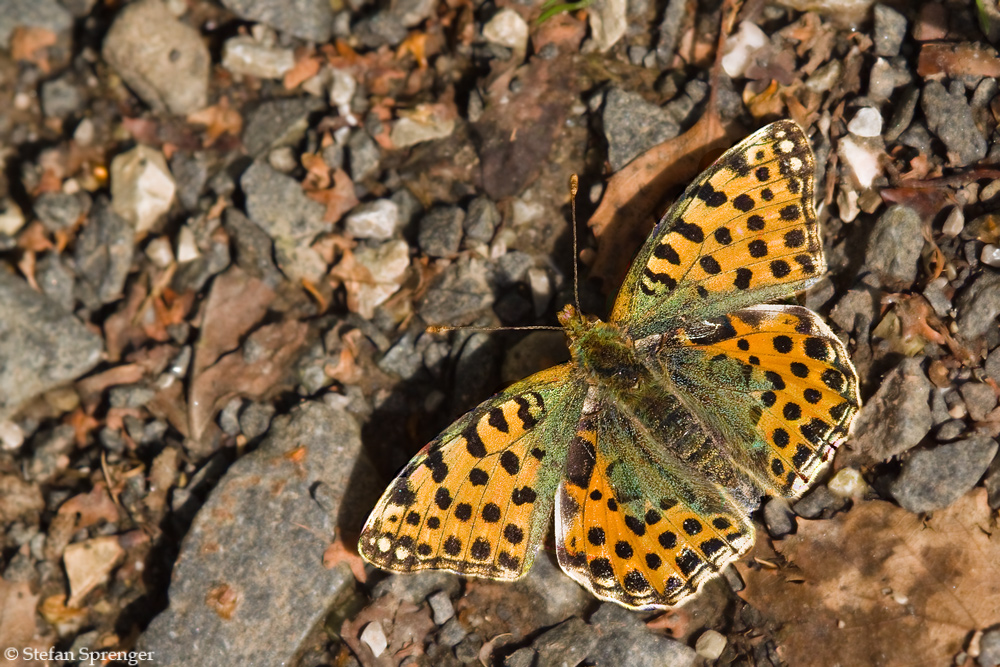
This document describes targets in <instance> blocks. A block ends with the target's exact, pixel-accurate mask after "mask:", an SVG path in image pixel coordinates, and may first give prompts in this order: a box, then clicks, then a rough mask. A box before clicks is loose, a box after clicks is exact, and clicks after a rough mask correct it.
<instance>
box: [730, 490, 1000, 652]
mask: <svg viewBox="0 0 1000 667" xmlns="http://www.w3.org/2000/svg"><path fill="white" fill-rule="evenodd" d="M763 542H764V543H763V544H759V545H758V552H759V551H761V549H762V548H764V550H766V548H767V545H766V540H764V541H763ZM775 547H776V549H777V550H778V554H780V558H783V559H785V561H787V565H785V566H783V567H781V568H779V569H778V570H767V571H765V570H761V569H756V568H754V569H751V568H749V567H747V566H746V564H745V563H740V564H739V565H738V567H739V568H740V571H741V573H742V574H743V576H744V579H745V580H746V582H747V589H746V592H745V593H744V595H743V597H744V598H746V599H747V601H748V602H749V603H750V604H752V605H753V606H754V607H755V608H757V609H758V610H759V611H760V612H761V613H762V614H764V615H765V617H768V620H769V621H770V622H771V623H772V624H773V625H774V626H775V627H776V630H775V633H776V640H777V643H778V645H779V647H780V648H779V651H780V652H781V655H782V658H783V659H784V660H785V661H786V662H787V663H788V664H790V665H796V666H797V667H809V666H810V665H817V666H819V665H822V666H824V667H825V666H827V665H835V664H839V665H885V666H893V665H900V666H902V665H906V666H907V667H916V666H919V665H928V666H929V665H950V664H952V661H953V660H954V657H955V656H956V655H957V654H958V653H959V652H960V651H962V649H963V647H964V643H965V640H966V638H967V637H968V636H969V635H970V634H971V633H972V631H974V630H976V629H981V628H985V627H987V626H990V625H993V624H994V623H996V622H997V620H998V619H1000V533H998V532H997V530H996V526H995V522H994V518H993V516H992V511H991V510H990V507H989V505H988V503H987V498H986V489H984V488H981V487H980V488H977V489H975V490H974V491H972V492H971V493H969V494H966V495H965V496H964V497H963V498H961V499H960V500H959V501H958V502H956V503H954V504H953V505H952V506H951V507H949V508H947V509H945V510H941V511H940V512H936V513H934V514H933V516H931V517H930V519H929V520H927V521H925V520H924V519H922V518H921V517H920V516H918V515H916V514H911V513H910V512H907V511H906V510H903V509H901V508H900V507H897V506H896V505H893V504H890V503H887V502H882V501H869V502H863V503H860V504H858V505H856V506H855V507H854V508H853V509H851V511H849V512H847V513H845V514H840V515H837V516H836V517H834V518H833V519H831V520H829V521H804V520H801V519H800V520H799V529H798V532H797V533H796V534H795V535H791V536H789V537H787V538H785V539H784V540H783V541H781V542H779V543H777V544H776V545H775ZM793 582H794V583H793Z"/></svg>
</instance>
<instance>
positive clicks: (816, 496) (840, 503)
mask: <svg viewBox="0 0 1000 667" xmlns="http://www.w3.org/2000/svg"><path fill="white" fill-rule="evenodd" d="M846 504H847V499H846V498H844V497H842V496H838V495H836V494H835V493H833V492H832V491H830V488H829V487H828V486H826V485H825V484H820V485H819V486H816V487H813V489H812V490H811V491H809V492H808V493H807V494H806V495H804V496H802V498H801V499H800V500H799V501H798V502H796V503H795V504H794V505H792V509H793V510H794V511H795V513H796V514H797V515H799V516H800V517H802V518H803V519H818V518H820V517H829V516H831V515H833V513H835V512H837V511H839V510H841V509H843V507H844V505H846Z"/></svg>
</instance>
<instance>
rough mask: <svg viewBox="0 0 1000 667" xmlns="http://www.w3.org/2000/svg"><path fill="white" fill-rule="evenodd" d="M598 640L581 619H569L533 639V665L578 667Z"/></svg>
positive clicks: (539, 666) (542, 666) (540, 666)
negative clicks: (569, 666)
mask: <svg viewBox="0 0 1000 667" xmlns="http://www.w3.org/2000/svg"><path fill="white" fill-rule="evenodd" d="M599 640H600V638H599V637H598V635H597V633H595V632H594V631H593V630H592V629H591V627H590V626H589V625H587V623H586V622H585V621H584V620H583V619H581V618H577V617H573V618H570V619H568V620H566V621H563V622H562V623H560V624H559V625H557V626H556V627H554V628H551V629H549V630H546V631H545V632H543V633H542V634H541V635H539V636H538V637H537V638H536V639H535V641H534V642H533V643H532V648H534V649H535V651H536V652H537V653H538V659H537V661H536V663H535V664H536V665H537V667H558V666H561V665H579V664H580V663H581V662H583V661H584V660H586V659H587V657H588V656H590V654H591V652H592V651H593V650H594V648H595V647H596V646H597V642H598V641H599ZM598 664H600V663H598Z"/></svg>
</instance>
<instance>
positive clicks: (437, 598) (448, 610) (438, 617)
mask: <svg viewBox="0 0 1000 667" xmlns="http://www.w3.org/2000/svg"><path fill="white" fill-rule="evenodd" d="M427 602H428V603H430V605H431V613H432V614H433V617H434V623H436V624H437V625H444V624H445V622H447V621H448V619H450V618H451V617H452V616H454V615H455V607H454V606H453V605H452V604H451V596H449V595H448V592H447V591H438V592H437V593H435V594H434V595H432V596H430V597H429V598H427Z"/></svg>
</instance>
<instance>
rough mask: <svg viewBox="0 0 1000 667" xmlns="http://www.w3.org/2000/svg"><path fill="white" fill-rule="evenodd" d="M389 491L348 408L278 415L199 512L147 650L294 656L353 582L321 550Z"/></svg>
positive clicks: (167, 656)
mask: <svg viewBox="0 0 1000 667" xmlns="http://www.w3.org/2000/svg"><path fill="white" fill-rule="evenodd" d="M293 453H294V454H295V455H292V454H293ZM349 486H350V490H349V488H348V487H349ZM360 490H364V493H360V494H359V493H358V491H360ZM379 491H381V483H380V480H379V479H378V478H377V475H376V473H375V472H374V469H373V468H372V466H371V463H370V462H369V461H368V459H367V458H366V457H365V456H364V454H363V453H362V451H361V439H360V435H359V430H358V425H357V423H355V421H354V419H353V418H352V417H351V416H350V415H348V414H347V413H346V412H343V411H341V410H337V409H334V408H330V407H328V406H326V405H324V404H322V403H307V404H305V405H303V406H301V407H300V408H298V409H297V410H296V411H295V412H293V413H292V415H291V416H286V417H283V418H280V419H278V420H276V421H275V423H274V424H273V425H272V427H271V435H269V436H268V437H267V439H266V440H265V441H264V442H263V443H261V445H260V447H259V448H258V449H256V450H255V451H254V452H252V453H250V454H248V455H246V456H244V457H243V458H242V459H240V460H238V461H237V462H236V463H234V464H233V465H232V466H231V467H230V468H229V470H228V472H227V473H226V475H225V477H224V478H223V479H222V481H221V482H220V483H219V485H218V486H217V487H216V488H215V490H214V491H213V492H212V494H211V496H209V499H208V501H207V502H206V503H205V505H204V506H203V507H202V508H201V510H200V511H199V512H198V515H197V516H196V517H195V520H194V523H193V525H192V526H191V530H190V532H189V533H188V535H187V537H186V538H185V539H184V543H183V545H182V547H181V553H180V555H179V556H178V559H177V563H176V565H175V566H174V572H173V577H172V581H171V584H170V591H169V596H170V606H169V607H168V608H167V610H166V611H164V612H163V613H161V614H160V615H159V616H157V617H156V618H155V619H153V622H152V623H150V625H149V628H148V629H147V630H146V632H145V633H144V634H143V636H142V637H141V638H140V639H139V647H140V648H139V650H145V651H153V652H154V654H155V655H156V663H157V664H158V665H164V666H166V665H201V666H202V667H212V666H214V665H219V666H222V665H226V666H228V665H284V664H289V663H290V662H292V660H293V659H294V657H295V656H296V654H297V653H298V652H299V650H300V648H302V647H301V644H302V642H303V641H304V640H305V639H306V638H307V637H308V636H309V635H310V633H311V632H312V631H313V630H314V628H315V627H316V626H317V625H318V624H320V623H322V622H323V620H324V618H325V617H326V615H327V613H328V611H329V610H330V607H331V605H332V604H333V603H334V601H335V599H336V598H337V596H338V594H340V593H342V592H344V591H345V590H347V589H348V588H349V587H351V586H353V585H354V580H353V577H352V575H351V571H350V569H349V568H348V567H347V565H346V564H344V563H340V564H338V565H337V566H336V567H334V568H333V569H329V570H328V569H326V568H325V567H324V566H323V553H324V551H325V549H326V548H327V546H328V545H329V543H330V541H331V540H332V538H333V535H334V532H335V530H337V529H338V528H340V527H344V526H346V527H348V530H347V532H348V533H350V532H352V531H358V530H360V525H361V522H362V520H363V513H364V512H365V511H366V510H367V509H368V508H369V507H371V505H372V504H373V503H374V501H375V499H374V498H370V497H368V496H367V495H366V493H375V494H377V493H378V492H379Z"/></svg>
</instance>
